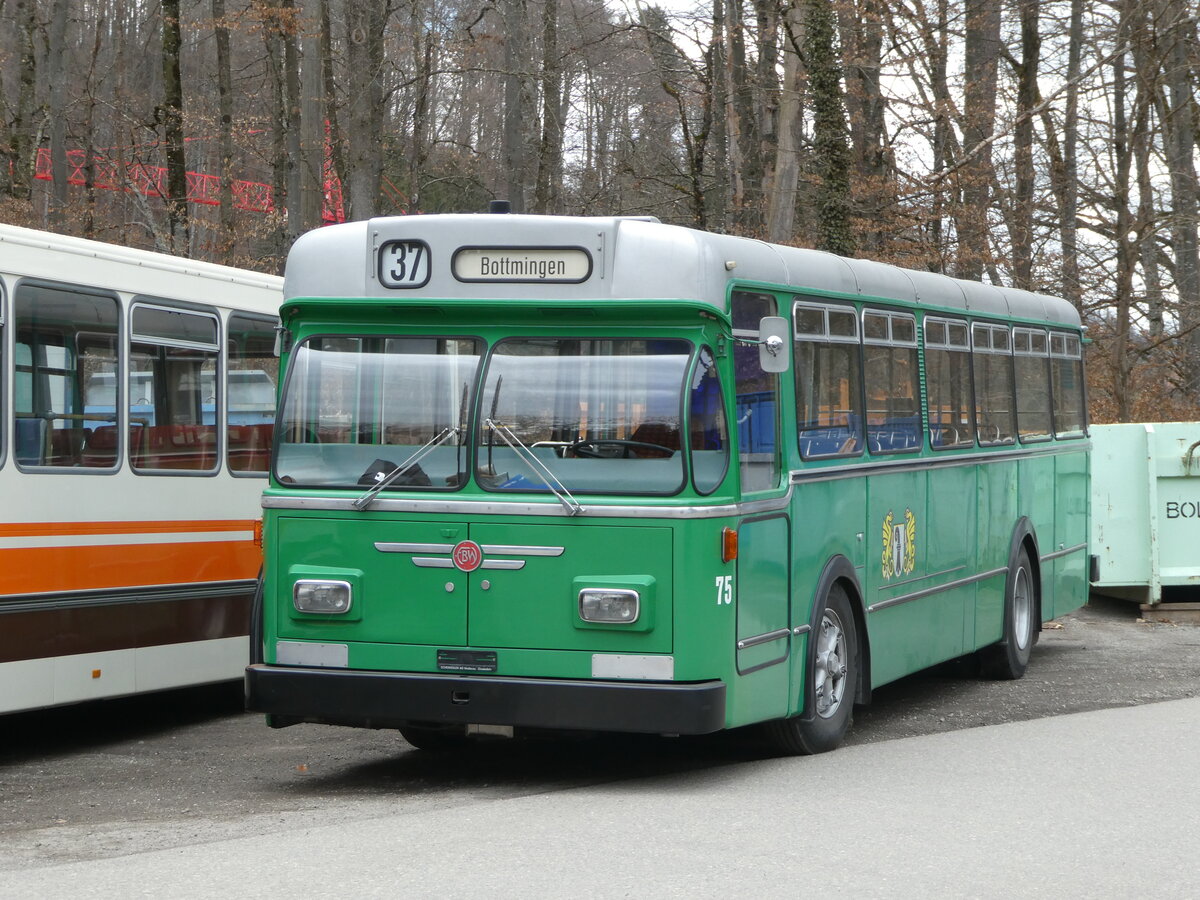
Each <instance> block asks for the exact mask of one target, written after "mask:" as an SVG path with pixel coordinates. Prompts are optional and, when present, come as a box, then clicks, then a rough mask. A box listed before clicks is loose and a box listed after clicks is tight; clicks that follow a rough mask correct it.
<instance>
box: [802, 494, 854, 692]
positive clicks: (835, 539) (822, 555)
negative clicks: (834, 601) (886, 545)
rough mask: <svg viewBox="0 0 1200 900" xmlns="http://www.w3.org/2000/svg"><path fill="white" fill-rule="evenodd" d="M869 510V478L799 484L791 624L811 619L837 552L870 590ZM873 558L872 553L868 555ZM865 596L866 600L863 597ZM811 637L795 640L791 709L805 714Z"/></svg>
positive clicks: (803, 636) (804, 622)
mask: <svg viewBox="0 0 1200 900" xmlns="http://www.w3.org/2000/svg"><path fill="white" fill-rule="evenodd" d="M866 508H867V479H866V478H850V479H843V480H837V481H827V482H816V483H814V484H805V485H800V486H799V490H797V492H796V498H795V499H794V500H793V502H792V540H793V544H792V626H793V627H796V626H799V625H807V624H810V623H811V622H812V616H813V604H814V603H816V602H817V599H818V598H817V597H816V596H815V593H814V592H815V591H816V588H817V583H818V582H819V581H820V580H821V573H822V572H823V571H824V569H825V566H826V564H827V563H828V562H829V560H830V559H832V558H834V557H835V556H844V557H845V558H846V559H848V560H851V561H852V562H853V563H854V567H855V570H856V572H857V573H858V580H859V584H860V585H862V586H863V590H864V592H866V590H867V588H866V584H865V579H864V570H863V564H864V560H863V549H862V548H863V543H862V542H861V541H859V539H858V535H860V534H862V528H863V524H862V523H863V510H865V509H866ZM868 562H869V554H868ZM864 599H865V598H864ZM811 638H812V635H811V634H810V635H801V636H799V637H794V638H793V643H792V654H791V663H790V666H789V668H790V670H791V685H792V688H791V700H790V701H789V706H790V708H791V711H792V712H793V713H796V714H799V713H802V712H804V698H805V694H806V692H807V689H808V686H807V684H806V683H805V671H806V668H807V665H806V664H807V659H808V641H809V640H811Z"/></svg>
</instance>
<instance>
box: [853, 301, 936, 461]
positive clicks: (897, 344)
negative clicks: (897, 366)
mask: <svg viewBox="0 0 1200 900" xmlns="http://www.w3.org/2000/svg"><path fill="white" fill-rule="evenodd" d="M868 316H872V317H880V318H883V319H886V321H887V335H886V337H868V335H867V317H868ZM898 321H903V322H908V323H909V324H911V325H912V337H911V338H898V337H896V327H895V326H896V322H898ZM861 333H862V367H863V374H862V389H863V395H864V398H863V416H864V419H869V418H870V414H871V411H870V404H869V402H868V400H867V397H869V395H870V387H869V385H868V379H867V348H868V347H891V348H895V349H904V350H910V351H912V353H913V356H912V361H913V364H914V366H913V368H914V371H913V373H912V375H913V378H912V386H913V388H914V390H913V399H914V405H915V407H916V409H915V418H916V423H915V425H916V430H915V434H916V437H917V440H916V443H915V444H913V445H912V446H911V447H896V448H892V449H890V450H884V449H883V448H882V446H880V448H879V449H875V448H873V447H872V446H871V425H870V422H866V431H867V440H866V444H867V450H868V451H869V452H870V453H871V455H872V456H891V455H893V454H896V453H920V452H921V449H922V444H923V443H924V441H923V439H922V435H923V434H924V432H925V422H926V416H925V409H924V403H923V402H922V399H923V398H922V391H921V348H920V340H919V335H920V331H919V329H918V327H917V317H916V314H915V313H912V312H908V311H905V310H895V309H886V308H882V307H876V306H864V307H863V309H862V324H861Z"/></svg>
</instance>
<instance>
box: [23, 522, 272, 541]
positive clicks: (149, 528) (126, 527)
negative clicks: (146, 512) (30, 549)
mask: <svg viewBox="0 0 1200 900" xmlns="http://www.w3.org/2000/svg"><path fill="white" fill-rule="evenodd" d="M257 523H258V520H257V519H222V520H212V519H199V520H196V521H187V520H180V521H173V522H164V521H162V520H156V521H153V522H21V523H15V524H11V525H3V524H0V537H49V536H52V535H63V534H177V533H180V532H188V531H253V530H254V527H255V525H256V524H257Z"/></svg>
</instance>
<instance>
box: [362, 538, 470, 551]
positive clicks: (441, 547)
mask: <svg viewBox="0 0 1200 900" xmlns="http://www.w3.org/2000/svg"><path fill="white" fill-rule="evenodd" d="M375 549H376V550H378V551H379V552H380V553H449V552H451V551H452V550H453V549H454V545H453V544H391V543H388V542H387V541H376V542H375Z"/></svg>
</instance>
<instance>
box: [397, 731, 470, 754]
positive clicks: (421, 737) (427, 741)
mask: <svg viewBox="0 0 1200 900" xmlns="http://www.w3.org/2000/svg"><path fill="white" fill-rule="evenodd" d="M400 736H401V737H402V738H404V739H405V740H406V741H408V742H409V743H410V744H412V745H413V747H415V748H416V749H417V750H426V751H429V752H441V753H446V752H453V751H456V750H464V749H466V748H467V747H469V746H470V744H471V739H470V738H468V737H467V730H466V728H464V727H463V726H462V725H457V726H455V725H405V726H404V727H403V728H401V729H400Z"/></svg>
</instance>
